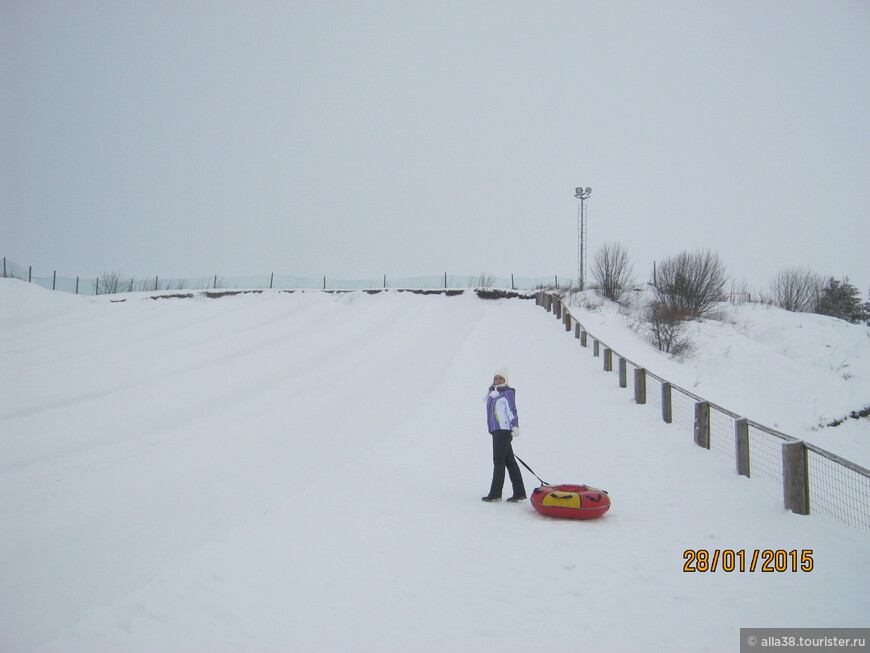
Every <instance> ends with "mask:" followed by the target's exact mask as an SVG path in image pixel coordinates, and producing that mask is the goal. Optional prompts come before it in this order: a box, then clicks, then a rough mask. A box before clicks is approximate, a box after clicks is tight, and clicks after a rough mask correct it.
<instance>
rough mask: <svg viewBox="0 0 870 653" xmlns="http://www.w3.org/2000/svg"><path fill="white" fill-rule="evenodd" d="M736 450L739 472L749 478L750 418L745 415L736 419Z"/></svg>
mask: <svg viewBox="0 0 870 653" xmlns="http://www.w3.org/2000/svg"><path fill="white" fill-rule="evenodd" d="M734 451H735V452H736V457H737V473H738V474H740V475H741V476H745V477H746V478H749V477H750V474H749V469H750V465H749V420H748V419H746V418H745V417H741V418H740V419H736V420H734Z"/></svg>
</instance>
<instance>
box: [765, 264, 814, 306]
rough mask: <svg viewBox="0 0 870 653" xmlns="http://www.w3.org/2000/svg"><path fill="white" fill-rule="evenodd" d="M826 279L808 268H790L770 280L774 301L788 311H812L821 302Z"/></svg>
mask: <svg viewBox="0 0 870 653" xmlns="http://www.w3.org/2000/svg"><path fill="white" fill-rule="evenodd" d="M824 285H825V280H824V279H823V278H822V276H821V275H818V274H816V273H815V272H813V271H812V270H809V269H807V268H788V269H785V270H782V271H780V272H778V273H777V275H776V276H775V277H774V278H773V281H771V282H770V294H771V299H772V300H773V303H774V304H776V305H777V306H779V307H780V308H784V309H785V310H787V311H794V312H797V313H810V312H812V311H814V310H815V308H816V306H817V305H818V303H819V296H820V295H821V293H822V288H823V287H824Z"/></svg>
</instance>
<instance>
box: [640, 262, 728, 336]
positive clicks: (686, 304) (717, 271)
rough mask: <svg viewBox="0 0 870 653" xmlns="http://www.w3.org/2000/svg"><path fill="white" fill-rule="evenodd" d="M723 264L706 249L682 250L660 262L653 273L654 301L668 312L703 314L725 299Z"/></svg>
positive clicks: (681, 314) (690, 317)
mask: <svg viewBox="0 0 870 653" xmlns="http://www.w3.org/2000/svg"><path fill="white" fill-rule="evenodd" d="M726 281H727V276H726V274H725V265H724V263H722V260H721V259H720V258H719V255H718V254H717V253H715V252H711V251H709V250H698V251H695V252H688V251H684V252H681V253H679V254H677V255H676V256H672V257H670V258H666V259H665V260H664V261H662V263H661V265H660V266H659V269H658V271H657V274H656V279H655V288H656V295H657V298H656V301H657V302H658V303H660V304H662V306H663V308H664V309H666V311H667V313H668V314H671V315H680V316H684V317H685V318H686V319H692V318H700V317H704V316H705V315H706V314H707V313H708V312H709V311H710V310H711V309H712V308H713V306H714V305H715V304H717V303H719V302H721V301H723V300H724V298H725V282H726Z"/></svg>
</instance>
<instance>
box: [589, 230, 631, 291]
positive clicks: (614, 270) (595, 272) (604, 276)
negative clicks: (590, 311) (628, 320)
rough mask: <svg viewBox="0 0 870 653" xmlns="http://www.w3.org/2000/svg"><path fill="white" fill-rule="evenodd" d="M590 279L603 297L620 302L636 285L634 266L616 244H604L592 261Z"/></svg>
mask: <svg viewBox="0 0 870 653" xmlns="http://www.w3.org/2000/svg"><path fill="white" fill-rule="evenodd" d="M592 278H593V280H594V282H595V287H596V288H598V289H599V290H600V292H601V294H602V295H603V296H604V297H606V298H607V299H610V300H612V301H614V302H620V301H621V300H622V297H623V295H625V293H626V292H628V290H629V289H631V288H632V287H633V286H634V285H635V284H636V280H635V277H634V266H633V265H632V264H631V258H630V257H629V255H628V252H626V251H625V248H623V247H622V245H619V244H618V243H604V245H602V246H601V249H599V250H598V252H597V253H596V254H595V258H594V259H593V261H592Z"/></svg>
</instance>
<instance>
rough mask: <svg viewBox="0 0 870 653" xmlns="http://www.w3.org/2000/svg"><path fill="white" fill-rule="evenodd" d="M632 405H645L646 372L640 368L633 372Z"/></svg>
mask: <svg viewBox="0 0 870 653" xmlns="http://www.w3.org/2000/svg"><path fill="white" fill-rule="evenodd" d="M634 403H636V404H645V403H646V370H645V369H644V368H642V367H638V368H637V369H636V370H635V371H634Z"/></svg>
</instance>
